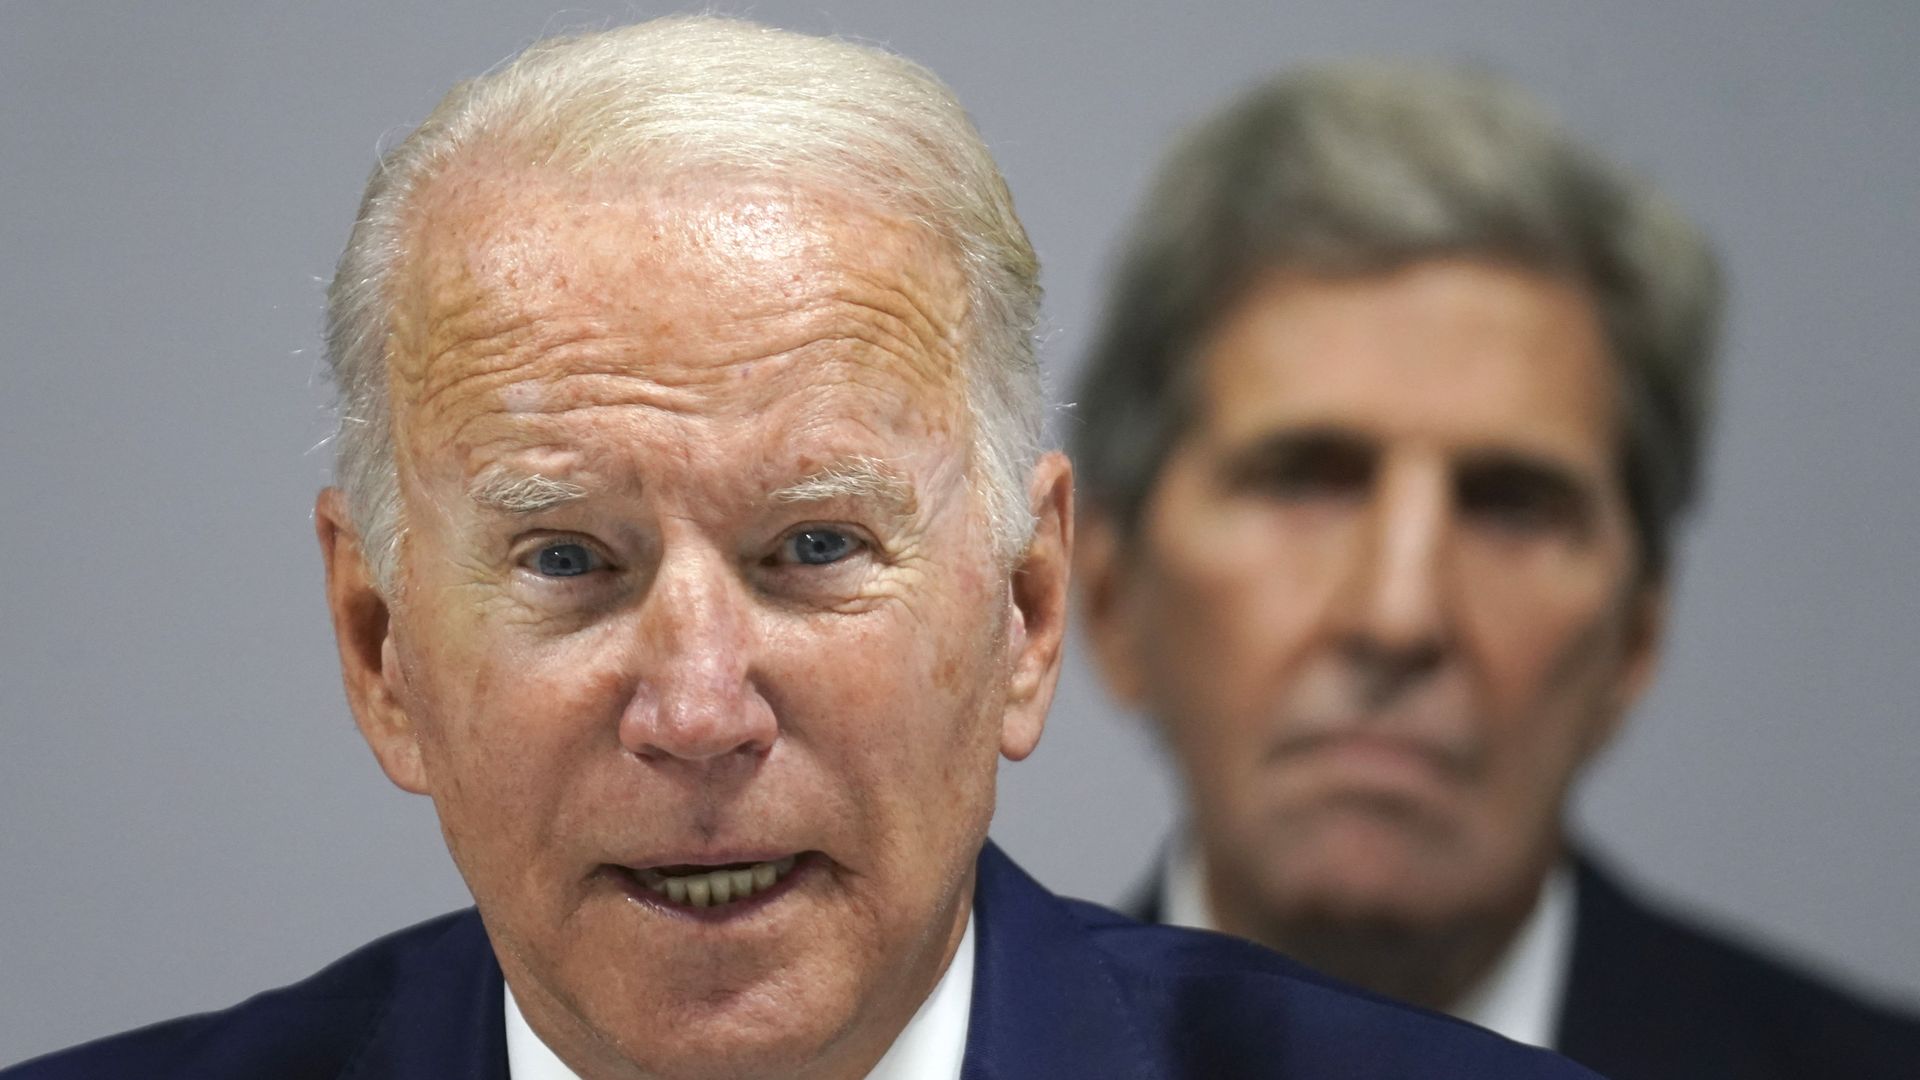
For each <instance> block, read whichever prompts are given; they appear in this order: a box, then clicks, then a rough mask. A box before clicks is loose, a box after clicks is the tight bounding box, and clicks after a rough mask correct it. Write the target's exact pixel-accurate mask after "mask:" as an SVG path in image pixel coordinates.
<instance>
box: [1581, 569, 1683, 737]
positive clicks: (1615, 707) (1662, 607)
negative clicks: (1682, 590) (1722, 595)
mask: <svg viewBox="0 0 1920 1080" xmlns="http://www.w3.org/2000/svg"><path fill="white" fill-rule="evenodd" d="M1626 603H1627V610H1626V613H1625V617H1626V626H1625V627H1624V628H1623V630H1622V636H1621V642H1620V667H1619V670H1617V671H1616V672H1615V673H1614V683H1613V691H1612V693H1611V694H1609V695H1608V700H1607V703H1606V707H1607V715H1606V716H1605V717H1604V718H1602V720H1601V722H1600V725H1599V729H1598V730H1597V731H1596V732H1595V733H1594V738H1593V746H1592V747H1591V748H1590V749H1589V751H1588V752H1589V754H1591V753H1594V752H1597V751H1599V750H1600V749H1601V748H1602V747H1604V746H1605V745H1606V744H1608V743H1610V742H1612V741H1613V739H1614V737H1615V736H1617V735H1618V734H1619V732H1620V728H1621V725H1622V723H1623V722H1624V721H1625V720H1626V717H1627V714H1628V713H1629V712H1631V711H1632V710H1633V707H1634V706H1635V705H1636V704H1638V703H1639V701H1640V699H1641V698H1642V697H1643V696H1645V695H1646V692H1647V688H1648V687H1649V686H1652V685H1653V677H1654V674H1655V673H1656V672H1658V671H1659V668H1660V647H1661V645H1662V644H1663V643H1664V642H1665V640H1666V628H1667V586H1666V583H1665V582H1664V581H1655V582H1643V583H1641V584H1637V585H1635V586H1633V594H1632V595H1631V596H1629V597H1627V601H1626Z"/></svg>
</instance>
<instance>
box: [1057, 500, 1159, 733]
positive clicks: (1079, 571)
mask: <svg viewBox="0 0 1920 1080" xmlns="http://www.w3.org/2000/svg"><path fill="white" fill-rule="evenodd" d="M1129 569H1130V568H1129V567H1128V565H1127V554H1126V539H1125V538H1124V537H1122V536H1121V534H1120V527H1119V525H1118V524H1117V523H1115V522H1114V520H1113V518H1112V517H1110V516H1108V515H1107V514H1104V513H1101V512H1098V511H1095V512H1093V513H1090V514H1088V515H1087V517H1086V520H1085V521H1083V522H1082V523H1081V530H1080V541H1079V543H1078V544H1077V545H1076V546H1075V547H1074V553H1073V579H1074V581H1075V582H1076V583H1077V584H1076V589H1077V591H1078V593H1079V598H1080V626H1081V629H1082V630H1083V631H1084V632H1085V637H1086V639H1087V641H1088V643H1089V644H1091V645H1092V646H1093V656H1094V660H1095V662H1096V663H1097V664H1098V665H1099V667H1100V673H1101V674H1102V675H1103V676H1105V679H1106V684H1107V692H1108V693H1110V694H1112V695H1113V697H1114V700H1116V701H1118V702H1119V703H1120V704H1122V705H1128V706H1138V705H1139V704H1140V700H1141V697H1142V695H1143V688H1142V687H1141V685H1140V670H1139V668H1138V666H1137V665H1135V664H1134V663H1133V647H1132V642H1133V626H1132V623H1131V621H1130V616H1129V614H1128V608H1129V606H1130V605H1129V604H1128V603H1127V592H1128V589H1129V586H1130V585H1131V582H1130V581H1129V580H1128V572H1129Z"/></svg>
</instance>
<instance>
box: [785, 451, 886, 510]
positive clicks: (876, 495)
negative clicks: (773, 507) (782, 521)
mask: <svg viewBox="0 0 1920 1080" xmlns="http://www.w3.org/2000/svg"><path fill="white" fill-rule="evenodd" d="M769 498H771V499H772V500H773V501H774V502H783V503H808V502H829V501H832V500H834V499H863V500H868V501H872V502H877V503H880V504H881V505H883V506H885V507H886V508H888V509H889V510H891V511H892V512H893V513H895V514H898V515H901V516H903V517H905V516H910V515H912V514H914V513H915V512H916V511H918V510H919V508H920V500H919V499H918V497H917V496H915V494H914V490H913V484H912V482H911V481H909V480H908V479H907V478H906V477H905V476H902V475H901V474H900V472H899V470H897V469H895V468H893V466H891V465H888V464H887V463H886V462H884V461H880V460H878V459H876V458H870V457H851V458H847V459H845V460H844V461H837V462H835V463H833V464H832V465H829V466H827V467H826V468H824V469H821V470H819V471H818V472H815V473H813V474H812V475H810V476H808V477H806V478H805V479H803V480H800V481H798V482H797V483H792V484H788V485H787V486H786V487H783V488H780V489H779V490H777V491H775V492H773V493H772V494H771V495H770V496H769Z"/></svg>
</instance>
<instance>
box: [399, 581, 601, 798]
mask: <svg viewBox="0 0 1920 1080" xmlns="http://www.w3.org/2000/svg"><path fill="white" fill-rule="evenodd" d="M461 616H464V617H461ZM441 622H442V625H441V627H440V628H439V629H438V630H437V632H434V634H433V636H431V637H430V638H429V639H428V640H431V641H432V642H434V644H433V645H432V646H430V647H429V648H428V650H427V651H426V653H425V654H424V655H421V656H419V657H418V658H417V659H416V660H415V661H414V662H413V663H411V664H410V665H408V669H407V670H409V671H410V672H415V673H428V672H430V673H432V674H431V675H428V676H425V677H424V678H423V679H419V680H416V679H415V678H413V677H410V678H409V680H408V681H409V686H410V687H411V688H412V689H413V690H414V693H412V694H411V695H410V696H411V699H412V700H411V701H410V702H409V706H408V712H409V715H410V716H412V717H413V719H414V722H415V724H416V726H417V728H418V730H419V731H420V734H421V744H422V753H423V755H424V757H425V759H426V762H427V769H428V774H429V783H430V784H431V786H432V788H433V797H434V801H435V803H436V804H438V805H439V806H441V808H442V817H443V819H446V820H447V821H448V827H449V829H459V828H462V827H463V823H465V822H468V821H470V820H472V819H485V820H488V821H491V820H492V819H495V818H499V819H502V820H505V821H508V822H510V823H511V825H510V826H509V828H508V831H509V832H511V831H514V830H516V829H518V828H520V827H521V826H523V825H528V824H532V823H534V822H536V821H539V820H544V819H546V818H548V817H549V816H550V813H549V809H550V808H549V807H548V806H547V804H548V803H549V802H551V801H552V800H553V799H554V797H555V796H556V795H557V793H558V792H560V791H561V790H563V789H564V787H565V785H564V784H562V783H560V782H559V779H560V778H562V777H564V776H565V775H567V774H569V773H570V772H573V771H576V770H577V769H578V767H579V765H580V763H581V762H582V761H583V760H585V758H586V757H587V756H589V755H590V754H591V753H592V748H593V747H594V746H596V745H600V744H609V745H611V744H613V743H615V741H616V740H617V737H618V735H617V733H618V720H619V716H620V711H621V708H622V706H623V704H624V702H625V700H626V698H627V697H628V696H629V695H630V693H631V685H630V680H628V679H627V678H626V676H625V673H624V672H623V671H622V670H621V669H620V667H619V665H618V662H617V659H618V656H619V654H620V651H619V650H618V649H617V648H614V647H613V645H614V643H613V642H611V641H609V640H608V639H609V638H610V637H611V636H613V635H614V634H616V633H617V628H614V627H605V628H596V629H594V630H590V631H585V632H582V633H579V634H575V635H571V636H569V637H566V638H561V639H552V640H530V639H529V638H528V637H527V636H525V635H520V634H516V633H514V632H512V630H511V629H510V628H502V627H498V626H492V625H488V624H487V621H486V620H485V619H483V618H479V619H477V618H475V617H474V616H473V615H472V614H471V612H470V611H469V612H462V613H460V614H459V615H456V616H455V617H452V618H448V619H444V620H442V621H441Z"/></svg>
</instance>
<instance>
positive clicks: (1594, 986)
mask: <svg viewBox="0 0 1920 1080" xmlns="http://www.w3.org/2000/svg"><path fill="white" fill-rule="evenodd" d="M1574 864H1575V873H1576V880H1577V884H1576V886H1575V893H1574V895H1575V900H1574V930H1573V959H1572V963H1571V966H1570V968H1569V970H1568V972H1567V983H1566V997H1565V999H1564V1000H1563V1002H1562V1005H1561V1010H1560V1022H1559V1026H1558V1028H1557V1030H1556V1031H1555V1035H1554V1046H1555V1048H1556V1049H1558V1050H1559V1051H1560V1052H1561V1053H1563V1054H1565V1055H1566V1056H1567V1057H1569V1058H1572V1059H1573V1060H1575V1061H1578V1062H1580V1063H1581V1064H1583V1065H1585V1066H1587V1067H1588V1068H1590V1069H1594V1070H1596V1071H1598V1072H1600V1073H1603V1074H1605V1075H1606V1076H1608V1077H1611V1078H1612V1080H1702V1078H1707V1077H1711V1078H1712V1080H1829V1078H1833V1077H1845V1078H1846V1080H1916V1078H1920V1019H1916V1018H1915V1017H1913V1016H1911V1015H1906V1014H1902V1013H1897V1012H1894V1011H1893V1010H1891V1009H1885V1008H1882V1007H1880V1006H1877V1005H1873V1004H1870V1003H1868V1002H1865V1001H1862V1000H1860V999H1858V998H1856V997H1853V996H1851V995H1849V994H1846V993H1844V992H1842V991H1840V990H1837V989H1835V988H1834V987H1832V986H1828V985H1826V984H1824V983H1822V982H1820V981H1819V980H1817V979H1814V978H1812V977H1810V976H1808V975H1805V974H1803V973H1801V972H1799V971H1796V970H1794V969H1793V968H1791V967H1789V966H1787V965H1785V964H1782V963H1780V962H1779V961H1777V960H1771V959H1768V958H1766V957H1763V956H1761V955H1760V954H1759V953H1757V952H1754V951H1753V950H1751V949H1748V948H1746V947H1745V946H1743V945H1740V944H1737V943H1735V942H1733V941H1731V940H1729V939H1727V938H1725V937H1722V936H1720V935H1718V934H1714V933H1711V932H1709V931H1706V930H1703V929H1701V928H1699V927H1697V926H1693V925H1690V924H1689V923H1687V922H1684V921H1682V920H1680V919H1676V918H1674V917H1672V916H1670V915H1665V914H1662V913H1660V912H1658V911H1655V910H1653V909H1652V908H1649V907H1647V906H1646V905H1644V904H1642V903H1641V902H1640V901H1638V900H1635V899H1634V898H1633V897H1632V896H1630V895H1629V894H1628V893H1627V892H1626V891H1625V890H1624V889H1622V888H1621V887H1620V886H1619V885H1617V884H1615V883H1614V881H1613V879H1612V877H1611V875H1609V874H1607V873H1606V872H1605V871H1603V870H1601V869H1600V867H1599V866H1597V865H1596V864H1595V863H1594V862H1593V860H1592V859H1590V858H1588V857H1585V856H1577V857H1576V858H1575V860H1574ZM1160 891H1161V890H1160V877H1159V874H1158V873H1156V874H1155V875H1154V877H1153V878H1152V879H1151V880H1150V881H1149V882H1148V883H1147V886H1146V888H1144V889H1142V890H1141V891H1140V892H1139V893H1138V894H1136V896H1135V898H1134V899H1133V901H1132V902H1130V903H1129V904H1128V905H1127V908H1126V910H1128V911H1129V912H1131V913H1133V914H1134V915H1136V916H1137V917H1139V918H1141V919H1144V920H1146V921H1148V922H1156V921H1158V920H1159V919H1160V918H1161V912H1160Z"/></svg>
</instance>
